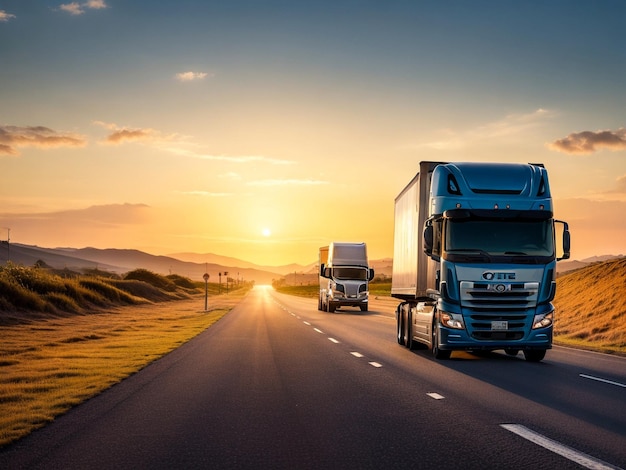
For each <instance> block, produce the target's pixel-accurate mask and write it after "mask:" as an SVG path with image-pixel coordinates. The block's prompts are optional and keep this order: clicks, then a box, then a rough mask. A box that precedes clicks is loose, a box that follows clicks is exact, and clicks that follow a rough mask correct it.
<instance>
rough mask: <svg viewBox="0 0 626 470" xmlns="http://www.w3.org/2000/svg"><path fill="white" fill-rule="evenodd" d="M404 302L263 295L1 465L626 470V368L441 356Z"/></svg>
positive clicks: (577, 355)
mask: <svg viewBox="0 0 626 470" xmlns="http://www.w3.org/2000/svg"><path fill="white" fill-rule="evenodd" d="M395 305H396V302H395V301H390V300H388V299H386V300H375V299H372V300H371V302H370V310H369V311H368V312H361V311H359V310H358V309H351V308H345V309H342V310H339V311H337V313H334V314H330V313H325V312H320V311H318V310H317V299H305V298H299V297H292V296H287V295H282V294H278V293H276V292H275V291H273V290H272V289H271V288H266V287H263V286H258V287H256V288H255V289H253V290H252V291H251V292H250V294H249V295H248V296H247V297H246V298H245V299H244V300H243V301H242V302H241V303H240V304H239V305H238V306H237V307H235V308H234V309H233V310H232V311H231V312H230V313H229V314H228V315H227V316H225V317H224V318H223V319H222V320H220V321H219V322H218V323H216V324H214V325H213V326H212V327H210V328H209V329H207V330H206V331H204V332H203V333H202V334H200V335H199V336H197V337H196V338H194V339H193V340H192V341H190V342H188V343H186V344H184V345H183V346H181V347H180V348H178V349H177V350H175V351H173V352H172V353H170V354H168V355H167V356H165V357H163V358H162V359H160V360H158V361H155V362H154V363H152V364H151V365H149V366H148V367H146V368H145V369H143V370H142V371H140V372H139V373H137V374H135V375H133V376H131V377H129V378H128V379H126V380H124V381H123V382H122V383H120V384H118V385H116V386H114V387H112V388H111V389H109V390H107V391H106V392H104V393H102V394H101V395H99V396H97V397H95V398H93V399H91V400H89V401H87V402H86V403H84V404H82V405H80V406H78V407H76V408H74V409H72V410H71V411H70V412H68V413H67V414H65V415H63V416H61V417H59V418H58V419H56V420H55V421H54V422H53V423H51V424H50V425H48V426H46V427H45V428H43V429H41V430H39V431H36V432H34V433H33V434H31V435H30V436H28V437H26V438H25V439H23V440H21V441H19V442H17V443H16V444H15V445H12V446H9V447H7V448H6V449H4V450H2V451H0V468H2V469H18V468H19V469H21V468H24V469H26V468H28V469H85V468H89V469H100V468H101V469H113V468H115V469H126V468H128V469H130V468H133V469H137V468H145V469H161V468H163V469H165V468H185V469H189V468H209V469H213V468H214V469H230V468H233V469H234V468H237V469H248V468H250V469H252V468H254V469H379V468H381V469H382V468H395V469H403V468H407V469H409V468H411V469H427V468H428V469H430V468H437V469H581V468H594V469H609V468H626V358H620V357H613V356H609V355H603V354H597V353H591V352H584V351H579V350H573V349H567V348H560V347H555V348H554V349H552V350H550V351H548V354H547V355H546V359H545V360H544V361H542V362H540V363H529V362H526V361H525V360H524V359H523V356H522V354H519V355H518V356H517V357H509V356H506V355H505V354H504V353H501V354H500V353H498V352H496V353H491V354H486V355H481V356H476V355H471V354H469V353H458V352H455V353H453V354H452V358H451V359H450V360H447V361H436V360H434V359H433V358H431V357H430V355H429V353H428V352H427V351H409V350H408V349H406V348H404V347H401V346H400V345H398V344H397V342H396V336H395V334H396V333H395V320H394V316H393V311H394V309H395Z"/></svg>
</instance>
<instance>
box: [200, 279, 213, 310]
mask: <svg viewBox="0 0 626 470" xmlns="http://www.w3.org/2000/svg"><path fill="white" fill-rule="evenodd" d="M210 277H211V276H209V273H204V276H202V278H203V279H204V311H205V312H206V311H207V310H208V309H209V278H210Z"/></svg>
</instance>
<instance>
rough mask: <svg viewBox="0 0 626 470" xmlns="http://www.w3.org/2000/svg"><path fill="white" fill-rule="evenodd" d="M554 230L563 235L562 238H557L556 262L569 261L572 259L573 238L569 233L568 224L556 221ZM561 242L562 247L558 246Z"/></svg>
mask: <svg viewBox="0 0 626 470" xmlns="http://www.w3.org/2000/svg"><path fill="white" fill-rule="evenodd" d="M554 228H555V230H556V233H561V236H560V237H558V238H556V240H557V247H558V248H557V253H556V260H557V261H559V260H562V259H569V257H570V247H571V238H570V233H569V225H567V222H563V221H561V220H555V221H554ZM559 241H560V245H561V246H558V242H559Z"/></svg>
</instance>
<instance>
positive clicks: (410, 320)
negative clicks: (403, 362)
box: [405, 306, 415, 351]
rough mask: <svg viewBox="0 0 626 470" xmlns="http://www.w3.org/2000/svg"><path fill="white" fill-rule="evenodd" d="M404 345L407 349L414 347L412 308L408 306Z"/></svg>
mask: <svg viewBox="0 0 626 470" xmlns="http://www.w3.org/2000/svg"><path fill="white" fill-rule="evenodd" d="M405 328H406V335H405V337H406V347H407V348H408V349H409V351H412V350H413V349H414V348H415V342H414V341H413V331H412V330H413V309H412V308H411V307H410V306H408V310H407V312H406V325H405Z"/></svg>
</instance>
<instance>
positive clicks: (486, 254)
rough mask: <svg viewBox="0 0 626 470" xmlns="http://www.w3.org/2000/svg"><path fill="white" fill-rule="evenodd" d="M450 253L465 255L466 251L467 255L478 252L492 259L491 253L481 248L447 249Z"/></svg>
mask: <svg viewBox="0 0 626 470" xmlns="http://www.w3.org/2000/svg"><path fill="white" fill-rule="evenodd" d="M446 252H448V253H454V254H455V255H461V256H462V255H463V254H464V253H463V252H465V253H466V254H467V256H472V255H474V254H478V255H480V256H484V257H485V258H487V259H488V260H490V261H491V254H490V253H488V252H486V251H485V250H481V249H480V248H453V249H451V250H446Z"/></svg>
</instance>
